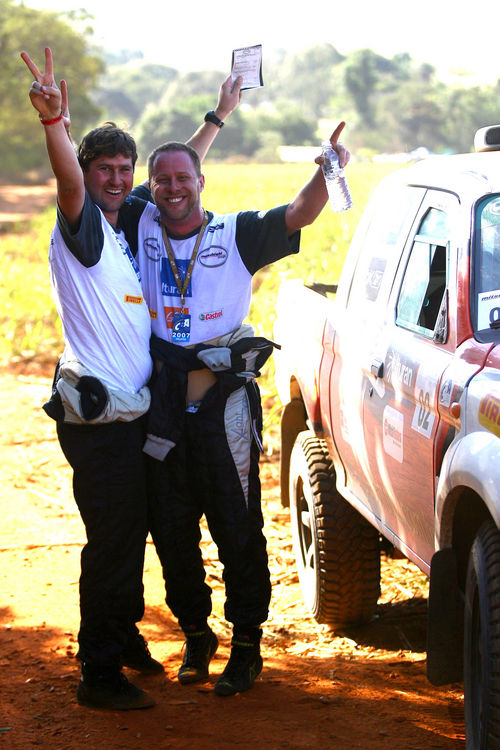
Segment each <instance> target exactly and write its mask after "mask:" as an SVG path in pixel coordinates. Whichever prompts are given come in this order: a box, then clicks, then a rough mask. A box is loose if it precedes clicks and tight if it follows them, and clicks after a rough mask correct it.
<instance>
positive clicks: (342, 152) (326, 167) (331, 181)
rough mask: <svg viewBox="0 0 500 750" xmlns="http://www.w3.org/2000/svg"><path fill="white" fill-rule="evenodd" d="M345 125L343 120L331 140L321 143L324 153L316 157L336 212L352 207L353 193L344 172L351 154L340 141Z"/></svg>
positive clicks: (331, 203)
mask: <svg viewBox="0 0 500 750" xmlns="http://www.w3.org/2000/svg"><path fill="white" fill-rule="evenodd" d="M344 125H345V123H344V122H341V123H340V124H339V125H338V126H337V128H336V129H335V131H334V133H333V134H332V136H331V138H330V140H329V141H324V142H323V143H322V144H321V149H322V154H321V156H320V157H318V158H317V159H316V163H317V164H320V165H321V168H322V170H323V175H324V178H325V183H326V187H327V190H328V197H329V199H330V205H331V207H332V210H333V211H335V212H340V211H347V210H348V209H349V208H351V207H352V198H351V193H350V191H349V186H348V185H347V180H346V178H345V174H344V166H345V165H346V164H347V162H348V161H349V157H350V154H349V152H348V151H346V149H344V147H343V146H342V145H341V144H340V143H338V137H339V135H340V133H341V132H342V130H343V129H344Z"/></svg>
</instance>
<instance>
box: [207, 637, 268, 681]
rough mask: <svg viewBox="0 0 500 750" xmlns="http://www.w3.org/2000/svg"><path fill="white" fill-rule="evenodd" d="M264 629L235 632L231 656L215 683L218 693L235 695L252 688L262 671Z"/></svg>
mask: <svg viewBox="0 0 500 750" xmlns="http://www.w3.org/2000/svg"><path fill="white" fill-rule="evenodd" d="M261 635H262V630H260V629H259V628H253V629H252V630H251V631H249V632H246V633H238V632H235V633H234V635H233V637H232V640H231V656H230V657H229V661H228V663H227V664H226V667H225V669H224V671H223V673H222V674H221V676H220V677H219V679H218V680H217V682H216V683H215V687H214V691H215V692H216V693H217V695H234V694H235V693H243V692H244V691H245V690H250V688H251V687H252V685H253V683H254V682H255V679H256V677H258V676H259V674H260V673H261V672H262V657H261V655H260V637H261Z"/></svg>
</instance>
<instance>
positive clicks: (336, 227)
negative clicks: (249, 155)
mask: <svg viewBox="0 0 500 750" xmlns="http://www.w3.org/2000/svg"><path fill="white" fill-rule="evenodd" d="M394 169H395V165H374V164H371V163H366V164H365V163H359V164H352V165H350V166H349V167H348V170H347V177H348V180H349V185H350V188H351V193H352V197H353V202H354V206H353V208H352V209H351V210H350V211H348V212H346V213H344V214H334V213H332V211H331V210H330V208H329V207H328V206H326V207H325V209H324V210H323V212H322V213H321V215H320V216H319V218H318V219H317V220H316V222H315V223H314V224H313V225H312V226H310V227H307V228H305V229H304V230H303V231H302V241H301V252H300V254H299V255H298V256H292V257H291V258H285V259H283V260H282V261H279V262H278V263H276V264H274V265H273V266H270V267H268V268H266V269H264V270H263V271H261V272H259V275H258V278H256V279H255V281H256V284H255V286H256V287H257V291H256V293H255V294H254V298H253V302H252V308H251V312H250V320H249V322H251V323H252V324H253V325H254V326H255V328H256V330H257V331H258V333H259V335H267V336H272V330H273V322H274V309H275V302H276V295H277V290H278V287H279V284H280V282H281V280H282V279H285V278H303V279H304V280H306V281H311V280H315V281H323V282H327V283H328V282H329V283H331V282H334V281H336V280H337V279H338V277H339V273H340V269H341V267H342V263H343V259H344V256H345V253H346V251H347V248H348V246H349V243H350V240H351V237H352V234H353V232H354V229H355V227H356V224H357V222H358V219H359V217H360V214H361V212H362V210H363V208H364V206H365V204H366V201H367V199H368V197H369V195H370V193H371V191H372V190H373V188H374V186H375V185H376V184H377V183H378V182H379V180H380V179H381V178H382V177H383V176H384V175H385V174H386V173H388V172H389V171H392V170H394ZM203 171H204V173H205V177H206V187H205V191H204V193H203V204H204V206H205V207H206V208H209V209H210V208H213V209H215V210H217V211H218V212H223V211H232V210H239V209H254V208H256V209H267V208H272V207H273V206H276V205H280V204H283V203H287V202H289V200H291V199H292V198H293V197H294V196H295V194H296V193H297V192H298V190H299V189H300V187H301V186H302V185H303V184H304V183H305V182H306V181H307V180H308V179H309V178H310V176H311V174H312V171H313V168H312V166H311V165H310V164H282V165H260V164H238V165H229V164H207V165H205V167H204V170H203ZM143 179H145V174H144V170H138V173H137V179H136V181H137V182H140V181H141V180H143ZM54 220H55V208H50V209H47V210H46V211H45V212H43V213H42V214H41V215H40V216H39V217H37V218H36V219H35V220H33V221H32V222H30V223H29V224H28V225H27V224H26V223H23V224H22V225H18V226H17V227H16V228H15V230H14V231H15V234H14V235H9V236H7V237H3V238H2V248H3V257H4V262H5V264H6V265H5V268H6V269H7V273H6V274H4V275H3V277H2V278H1V280H0V358H1V360H2V362H3V363H6V362H8V361H11V360H13V359H43V360H47V359H53V360H54V361H55V360H56V358H57V355H58V353H59V352H60V351H61V348H62V337H61V328H60V324H59V321H58V316H57V312H56V309H55V305H54V302H53V299H52V297H51V293H50V285H49V277H48V262H47V253H48V243H49V235H50V231H51V228H52V225H53V223H54ZM266 380H267V379H266Z"/></svg>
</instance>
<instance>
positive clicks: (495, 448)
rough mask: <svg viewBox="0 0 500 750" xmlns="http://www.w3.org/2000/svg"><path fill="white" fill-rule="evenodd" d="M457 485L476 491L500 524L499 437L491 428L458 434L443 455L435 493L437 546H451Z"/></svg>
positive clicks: (499, 524) (498, 524) (499, 525)
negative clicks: (451, 498)
mask: <svg viewBox="0 0 500 750" xmlns="http://www.w3.org/2000/svg"><path fill="white" fill-rule="evenodd" d="M456 487H466V488H468V489H471V490H473V491H474V492H475V493H476V494H477V495H478V496H479V497H480V498H481V499H482V501H483V503H484V506H485V507H486V508H487V509H488V512H489V513H490V515H491V517H492V519H493V520H494V522H495V524H496V525H497V527H500V440H499V439H498V438H497V437H496V436H495V435H493V433H491V432H488V431H486V430H485V431H476V432H471V433H469V434H468V435H465V436H462V437H461V436H460V434H459V435H458V436H457V438H456V439H455V440H454V441H453V443H452V444H451V446H450V448H449V449H448V452H447V454H446V456H445V457H444V460H443V464H442V466H441V473H440V476H439V481H438V486H437V492H436V511H435V512H436V548H438V549H439V548H443V547H447V546H451V544H452V528H453V511H454V503H453V504H452V505H453V507H450V503H449V502H448V498H449V495H450V493H451V492H452V490H454V489H455V488H456Z"/></svg>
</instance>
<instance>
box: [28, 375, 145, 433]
mask: <svg viewBox="0 0 500 750" xmlns="http://www.w3.org/2000/svg"><path fill="white" fill-rule="evenodd" d="M150 403H151V394H150V391H149V388H148V387H147V386H143V387H142V388H141V389H140V391H138V392H137V393H127V392H125V391H114V390H111V389H110V388H107V386H105V385H104V383H102V381H101V380H99V378H96V377H94V376H93V375H92V374H91V373H90V372H89V371H88V370H87V369H86V368H85V367H84V366H83V365H82V364H81V363H80V362H78V361H77V360H72V361H67V362H64V361H63V360H61V362H60V363H59V365H58V366H57V369H56V373H55V376H54V383H53V386H52V396H51V398H50V399H49V401H47V403H45V404H44V405H43V409H44V411H45V412H46V413H47V414H48V415H49V417H52V419H55V420H56V421H58V422H66V423H70V424H105V423H108V422H116V421H120V422H132V421H133V420H134V419H138V417H140V416H142V415H143V414H145V413H146V412H147V410H148V409H149V405H150Z"/></svg>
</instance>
